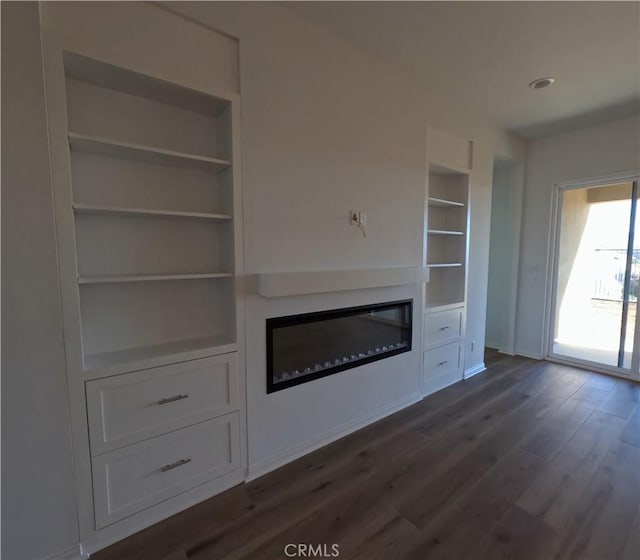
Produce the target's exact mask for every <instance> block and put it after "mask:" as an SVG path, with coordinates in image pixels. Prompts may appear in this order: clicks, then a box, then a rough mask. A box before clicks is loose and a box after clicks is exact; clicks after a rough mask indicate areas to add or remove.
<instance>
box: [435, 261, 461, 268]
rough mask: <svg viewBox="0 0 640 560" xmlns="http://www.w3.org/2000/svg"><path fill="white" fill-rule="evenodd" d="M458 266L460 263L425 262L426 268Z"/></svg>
mask: <svg viewBox="0 0 640 560" xmlns="http://www.w3.org/2000/svg"><path fill="white" fill-rule="evenodd" d="M458 266H462V263H459V262H454V263H429V264H427V268H456V267H458Z"/></svg>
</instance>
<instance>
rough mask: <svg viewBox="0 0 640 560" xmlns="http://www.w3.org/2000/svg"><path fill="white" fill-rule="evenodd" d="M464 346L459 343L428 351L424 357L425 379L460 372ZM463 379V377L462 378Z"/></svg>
mask: <svg viewBox="0 0 640 560" xmlns="http://www.w3.org/2000/svg"><path fill="white" fill-rule="evenodd" d="M461 348H462V345H461V344H460V343H459V342H456V343H454V344H447V345H446V346H440V347H439V348H434V349H433V350H427V351H426V352H425V353H424V356H423V365H424V375H425V377H435V376H441V375H449V374H456V372H460V354H461ZM460 378H462V376H460Z"/></svg>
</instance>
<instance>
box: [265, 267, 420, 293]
mask: <svg viewBox="0 0 640 560" xmlns="http://www.w3.org/2000/svg"><path fill="white" fill-rule="evenodd" d="M426 280H427V269H426V268H423V267H407V268H369V269H360V270H313V271H303V272H277V273H270V274H258V294H260V295H261V296H263V297H285V296H298V295H308V294H320V293H327V292H343V291H348V290H362V289H366V288H383V287H388V286H403V285H406V284H416V283H422V282H425V281H426Z"/></svg>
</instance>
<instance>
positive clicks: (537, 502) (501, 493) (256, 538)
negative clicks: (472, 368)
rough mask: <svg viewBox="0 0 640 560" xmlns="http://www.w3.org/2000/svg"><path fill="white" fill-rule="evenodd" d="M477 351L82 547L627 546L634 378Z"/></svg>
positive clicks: (481, 557)
mask: <svg viewBox="0 0 640 560" xmlns="http://www.w3.org/2000/svg"><path fill="white" fill-rule="evenodd" d="M486 363H487V366H488V371H487V372H485V373H483V374H481V375H478V376H475V377H473V378H471V379H469V380H467V381H464V382H460V383H457V384H456V385H453V386H451V387H448V388H447V389H444V390H443V391H440V392H438V393H435V394H434V395H431V396H429V397H428V398H426V399H424V400H423V401H421V402H420V403H418V404H416V405H413V406H411V407H410V408H407V409H405V410H403V411H401V412H398V413H397V414H394V415H392V416H390V417H388V418H385V419H384V420H381V421H380V422H377V423H376V424H373V425H371V426H368V427H367V428H364V429H362V430H360V431H358V432H356V433H354V434H352V435H350V436H348V437H345V438H343V439H341V440H339V441H337V442H336V443H334V444H332V445H330V446H327V447H324V448H322V449H320V450H319V451H317V452H315V453H313V454H310V455H307V456H306V457H304V458H302V459H300V460H298V461H296V462H294V463H291V464H289V465H287V466H285V467H282V468H280V469H278V470H277V471H274V472H272V473H270V474H267V475H266V476H264V477H262V478H259V479H257V480H255V481H253V482H251V483H249V484H245V485H241V486H237V487H235V488H233V489H231V490H229V491H227V492H225V493H223V494H221V495H219V496H216V497H215V498H212V499H210V500H208V501H206V502H204V503H202V504H199V505H197V506H195V507H193V508H191V509H189V510H187V511H185V512H182V513H180V514H178V515H176V516H174V517H172V518H170V519H168V520H166V521H163V522H162V523H159V524H158V525H155V526H153V527H151V528H149V529H147V530H145V531H143V532H141V533H138V534H136V535H133V536H132V537H130V538H128V539H126V540H124V541H122V542H120V543H117V544H115V545H113V546H111V547H109V548H107V549H105V550H103V551H100V552H99V553H97V554H95V555H93V556H92V559H95V560H145V559H153V560H180V559H183V560H184V559H189V560H213V559H220V560H230V559H237V560H241V559H251V560H254V559H257V560H263V559H264V560H276V559H285V558H287V556H286V555H285V552H284V548H285V546H286V545H287V544H289V543H294V544H295V543H303V544H312V545H314V546H315V545H322V544H326V545H327V550H326V553H327V557H330V555H331V553H332V552H333V549H332V548H331V545H332V544H337V545H339V553H340V554H339V556H337V558H340V559H345V560H346V559H349V560H351V559H353V560H355V559H358V560H402V559H412V560H414V559H415V560H436V559H449V560H498V559H514V560H552V559H577V560H618V559H619V560H636V559H637V558H640V448H639V444H640V418H639V416H638V415H639V411H638V400H639V396H640V387H639V386H638V385H637V384H634V383H632V382H628V381H625V380H622V379H616V378H613V377H608V376H605V375H601V374H597V373H592V372H588V371H584V370H579V369H574V368H570V367H565V366H562V365H557V364H552V363H548V362H538V361H534V360H529V359H526V358H519V357H510V356H504V355H500V354H497V353H496V352H487V356H486ZM287 550H288V552H289V553H292V552H293V551H294V549H292V548H291V547H289V548H288V549H287ZM293 557H294V558H296V557H297V558H301V557H303V556H293Z"/></svg>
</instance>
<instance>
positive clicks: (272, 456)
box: [3, 2, 524, 558]
mask: <svg viewBox="0 0 640 560" xmlns="http://www.w3.org/2000/svg"><path fill="white" fill-rule="evenodd" d="M169 7H170V8H171V9H172V10H180V11H182V12H185V13H187V14H188V15H189V18H193V19H198V20H200V21H203V22H205V23H206V24H207V25H209V26H210V27H211V28H213V29H217V30H219V31H222V32H224V33H227V34H229V35H231V36H234V37H238V38H239V41H240V80H239V81H240V89H241V95H242V147H243V154H242V156H243V190H244V208H243V213H244V223H245V242H244V245H245V269H246V271H247V273H249V274H253V273H257V272H269V271H271V272H281V271H292V270H312V269H340V268H345V269H352V268H375V267H394V266H419V265H420V264H421V258H422V253H421V243H422V241H421V240H422V231H421V227H422V207H423V196H424V179H425V169H424V166H425V153H424V152H425V125H426V123H427V122H430V123H431V124H434V125H435V126H437V127H439V128H441V129H443V130H448V131H450V132H452V133H454V134H457V135H459V136H461V137H464V138H468V139H470V140H473V141H474V146H475V150H476V152H475V157H474V162H475V167H474V172H473V175H472V179H471V213H472V218H471V257H470V261H469V277H470V284H469V295H468V297H469V309H468V316H467V317H468V324H467V332H468V334H469V337H468V340H469V345H468V347H467V356H466V364H465V367H466V368H467V369H469V368H470V367H473V366H475V365H478V364H481V363H482V358H483V346H484V330H485V310H486V307H485V306H486V286H487V268H488V251H489V245H488V233H489V215H490V206H491V185H492V162H493V158H494V154H495V153H497V152H499V153H501V154H503V155H507V156H514V154H516V155H517V154H520V155H521V154H522V152H523V149H524V148H523V145H522V144H521V143H519V142H517V141H515V140H513V139H512V138H511V137H509V136H508V135H505V134H503V133H502V132H501V131H500V130H498V129H497V128H496V127H494V126H492V125H490V124H489V123H487V122H486V121H485V120H484V119H482V118H476V117H475V116H473V115H467V114H465V113H464V112H462V111H461V110H459V109H458V108H451V107H450V106H448V104H447V102H446V101H443V100H436V99H432V98H431V97H430V95H429V93H428V92H425V91H424V90H423V89H421V88H420V87H419V86H418V85H416V83H414V82H413V81H411V80H410V79H409V78H407V77H406V76H405V75H404V74H402V73H400V72H396V71H395V70H393V69H391V68H389V67H388V66H386V65H385V64H382V63H380V62H379V61H377V60H376V59H375V58H373V57H371V56H370V55H368V54H367V53H365V52H362V51H360V50H358V49H356V48H354V47H352V46H350V45H349V44H348V43H346V42H344V41H343V40H341V39H338V38H336V37H334V36H332V35H330V34H329V33H327V32H325V31H323V30H321V29H320V28H318V27H316V26H315V25H313V24H311V23H309V22H307V21H305V20H303V19H301V18H300V17H299V16H297V15H295V14H293V13H291V12H289V11H288V10H286V9H283V8H282V7H280V6H278V5H276V4H273V3H255V4H254V3H226V2H223V3H208V2H207V3H204V2H203V3H171V4H170V5H169ZM3 8H4V6H3ZM141 10H142V11H141ZM144 10H146V12H145V13H144V14H143V11H144ZM145 14H146V15H145ZM141 18H142V19H141ZM146 18H149V20H148V21H147V20H146ZM45 21H46V22H47V25H48V26H53V27H56V26H57V29H58V30H59V33H60V34H61V36H62V37H63V39H64V41H66V42H67V43H74V42H75V43H76V44H78V45H82V46H83V50H84V51H85V52H87V54H89V55H92V54H94V53H95V54H94V56H98V57H100V58H105V57H106V58H107V59H109V60H113V61H115V62H117V61H118V60H122V61H124V62H127V61H128V59H127V53H128V52H132V53H135V54H134V55H133V56H134V59H133V63H134V66H135V67H140V68H141V69H147V68H148V67H149V66H150V65H151V66H153V68H152V70H153V71H155V72H158V73H160V74H161V75H163V76H167V77H168V78H169V79H173V78H175V77H176V76H177V78H178V80H179V81H182V82H183V83H188V82H189V81H190V80H197V79H199V78H198V76H199V75H200V74H201V72H200V70H198V68H200V67H202V65H205V66H206V65H207V64H208V63H209V62H211V61H213V60H214V59H215V57H212V58H211V60H210V59H209V58H208V57H209V56H210V54H208V53H209V51H208V50H207V48H205V47H207V45H208V43H206V40H205V39H204V38H203V37H204V36H203V35H199V34H198V32H196V31H195V30H193V31H192V32H191V31H190V32H189V35H193V36H194V37H196V38H197V37H200V40H202V41H205V43H198V41H196V40H195V39H194V41H195V42H193V43H191V44H192V46H194V48H197V47H198V45H200V46H201V47H202V48H201V49H200V50H199V52H202V53H203V54H202V55H201V56H198V57H197V59H196V58H194V59H193V60H191V62H188V63H186V64H183V62H182V61H181V60H178V59H177V58H176V57H174V56H172V55H171V54H170V53H169V54H167V56H159V57H156V58H148V57H146V58H145V56H139V53H138V51H137V47H136V46H135V44H138V43H135V42H134V44H133V45H132V44H131V43H129V41H130V40H132V39H131V38H132V37H135V41H143V42H146V41H155V40H157V39H158V37H159V36H160V35H158V34H157V30H158V29H163V30H164V31H163V33H164V34H165V35H166V33H173V32H174V31H175V30H176V29H181V30H185V33H186V32H187V31H188V30H191V29H192V28H193V27H194V26H193V24H192V23H191V21H187V20H185V19H183V18H182V17H176V16H174V15H171V14H170V13H169V12H166V11H164V10H162V9H159V8H157V7H156V6H152V5H149V4H146V5H145V6H144V8H142V7H141V5H140V4H133V3H115V5H114V4H112V3H68V4H67V3H64V4H58V3H49V4H47V5H46V13H45ZM145 21H146V22H147V24H146V25H144V22H145ZM3 22H5V19H4V18H3ZM152 22H153V25H152V24H151V23H152ZM132 27H137V28H139V29H143V28H144V30H145V33H144V34H137V35H136V34H132V33H131V28H132ZM107 30H110V31H107ZM154 30H155V31H154ZM176 33H177V32H176ZM185 40H186V39H185ZM164 44H166V45H169V46H170V45H171V44H172V42H171V41H167V40H165V41H164ZM181 44H182V43H181ZM91 45H94V47H95V50H94V51H92V50H91V49H90V48H89V47H90V46H91ZM167 48H169V47H167ZM87 49H88V51H87ZM3 52H4V50H3ZM17 52H19V51H17ZM189 52H191V51H189ZM211 56H212V55H211ZM23 62H25V63H26V62H29V66H30V71H31V72H34V73H35V72H36V67H37V69H38V70H39V66H38V64H37V63H36V62H37V61H24V60H23ZM178 66H179V68H178ZM194 69H195V70H194ZM231 74H232V73H231ZM231 74H230V75H231ZM3 84H4V82H3ZM39 87H41V84H40V86H39ZM13 93H14V94H16V92H15V90H14V92H13ZM40 94H41V92H40ZM39 102H40V101H39ZM43 137H44V132H39V133H38V138H39V141H40V142H42V140H43ZM23 150H24V151H26V150H27V149H26V147H25V148H23ZM24 151H21V152H19V154H21V153H24ZM30 153H33V149H30ZM34 159H37V160H38V161H39V162H40V163H41V164H42V165H44V161H45V159H46V153H44V152H43V153H42V154H41V155H40V156H39V157H37V158H35V157H32V158H31V159H30V163H33V161H34ZM47 180H48V178H47ZM46 188H47V189H48V188H49V185H48V184H47V186H46ZM43 189H44V187H43ZM47 196H48V197H49V198H47V204H48V205H47V206H46V207H45V210H46V212H45V213H46V215H48V216H49V218H48V219H41V220H39V221H37V222H36V221H33V220H30V221H29V222H26V223H28V224H29V227H28V228H26V226H25V225H24V224H16V225H15V227H16V228H18V226H20V227H22V228H25V230H23V229H18V230H17V231H18V232H20V234H22V235H25V234H26V233H27V232H32V230H34V229H37V230H38V231H37V233H38V235H42V239H40V240H39V243H40V244H41V246H42V247H48V248H49V250H51V247H52V238H53V231H54V230H53V224H52V221H51V208H50V192H48V191H47ZM38 204H39V203H38ZM31 205H32V203H31V202H30V201H24V202H23V203H21V205H20V206H16V205H12V208H11V213H12V214H15V215H18V214H21V215H24V214H25V213H27V212H30V206H31ZM4 208H6V205H3V209H4ZM350 208H356V209H362V210H364V211H366V212H367V213H368V216H369V219H368V221H369V224H368V228H367V230H368V231H367V233H368V237H367V239H364V238H362V236H361V235H360V234H359V232H358V231H357V229H355V228H351V227H349V226H348V223H347V211H348V210H349V209H350ZM34 223H38V224H39V226H38V227H37V228H34V227H33V224H34ZM12 227H13V225H12ZM32 235H33V234H32ZM34 250H36V251H37V250H38V248H37V247H36V248H35V249H34ZM48 275H53V277H55V262H49V263H48V264H47V263H46V262H42V260H39V262H37V263H35V262H30V263H29V264H28V266H25V268H24V269H22V270H21V275H20V277H21V278H23V277H27V278H28V277H31V276H33V277H36V278H37V279H38V281H40V279H41V278H40V276H42V278H45V279H46V278H48ZM23 283H24V282H23ZM47 285H48V286H51V285H52V283H51V282H50V281H49V280H47ZM16 289H17V288H16ZM406 297H413V298H414V299H416V301H420V290H419V287H417V286H413V287H402V288H389V289H376V290H363V291H361V292H353V293H351V292H344V293H340V294H329V295H318V296H312V297H304V298H297V297H296V298H285V299H272V300H269V299H264V298H261V297H259V296H257V295H255V294H251V293H250V294H248V295H247V299H246V318H247V321H246V324H247V333H246V340H247V378H248V407H249V460H250V467H251V471H252V472H253V473H258V472H261V471H263V470H266V469H268V468H270V467H272V466H274V465H276V464H279V463H280V462H282V461H283V460H285V459H286V458H290V457H291V456H292V455H294V454H296V453H300V452H304V451H306V450H308V449H310V448H312V447H314V446H315V445H318V444H319V443H321V442H324V441H327V440H329V439H332V438H334V437H337V436H338V435H340V434H341V433H344V432H345V431H348V430H349V429H353V428H355V427H357V426H358V425H360V424H361V423H362V422H364V421H367V420H368V419H371V418H372V417H375V416H376V415H379V414H384V413H388V412H389V411H390V410H392V409H393V408H394V407H397V406H402V405H404V404H408V403H409V402H411V401H412V400H413V399H415V398H416V397H417V393H418V391H419V368H420V356H419V351H418V350H414V351H412V352H410V353H405V354H402V355H399V356H396V357H394V358H392V359H390V360H386V361H384V362H377V363H374V364H369V365H367V366H363V367H361V368H358V369H356V370H351V371H349V372H344V373H342V374H339V375H335V376H332V377H330V378H325V379H322V380H319V381H316V382H314V383H309V384H306V385H304V386H300V387H296V388H293V389H290V390H288V391H283V392H281V393H276V394H273V395H266V394H265V353H264V344H265V342H264V328H265V324H264V320H265V318H266V317H270V316H275V315H283V314H287V313H297V312H303V311H309V310H312V309H323V308H327V307H339V306H348V305H358V304H361V303H366V302H369V301H371V302H373V301H381V300H391V299H400V298H406ZM417 317H418V319H419V315H417ZM16 320H17V319H16ZM52 321H53V326H55V327H56V329H57V330H54V332H52V333H41V334H40V336H39V337H38V339H39V345H40V343H42V344H44V345H45V346H46V345H47V344H50V343H54V342H55V345H56V347H57V348H58V349H59V348H60V344H61V340H60V338H59V336H60V326H59V316H56V317H55V320H52ZM419 325H420V321H419V320H418V322H417V325H416V327H417V329H416V333H415V336H416V337H417V336H419V334H420V327H419ZM471 341H475V342H476V345H475V349H474V351H473V352H471V350H470V342H471ZM30 359H35V358H34V357H33V356H32V357H30ZM48 363H49V364H50V368H49V369H47V370H43V369H39V370H37V371H34V373H33V376H32V378H30V380H29V384H30V386H31V389H29V392H28V393H27V395H28V396H29V398H30V399H33V398H34V397H33V395H32V394H31V393H33V389H32V388H33V387H37V386H40V382H41V381H43V380H44V382H51V379H57V380H58V381H59V382H60V383H64V365H63V364H62V363H60V362H59V361H58V362H55V361H53V360H49V361H48ZM21 369H22V364H16V366H15V367H12V368H7V369H6V372H7V373H6V374H5V375H7V376H11V377H19V376H20V375H21V374H22V371H21ZM41 378H42V379H41ZM13 382H16V383H18V382H17V381H12V383H13ZM20 383H21V382H20ZM21 387H22V385H21ZM25 390H26V388H25ZM287 394H288V395H287ZM50 399H51V400H50V401H47V402H46V403H40V402H38V403H37V404H39V405H40V406H41V412H42V413H43V414H45V413H46V414H53V413H55V412H56V411H57V410H65V407H66V403H65V395H64V391H63V390H59V391H58V392H56V393H52V394H51V395H50ZM18 413H19V411H17V410H15V409H13V417H12V421H11V425H12V426H14V428H13V429H12V430H11V431H12V432H13V434H12V435H10V437H13V438H14V439H17V440H19V439H20V438H30V439H31V438H33V440H34V441H38V442H40V441H44V440H46V445H45V444H43V447H42V449H49V448H54V449H55V450H56V452H55V454H54V456H55V457H58V458H60V459H64V460H65V461H66V463H64V464H62V462H61V464H59V465H57V470H56V471H54V472H55V473H56V475H57V476H56V479H54V478H53V477H52V476H50V475H49V473H47V472H46V471H43V472H40V471H38V472H37V473H35V474H34V476H37V477H39V479H40V480H41V485H42V486H43V487H47V488H48V487H55V492H56V494H55V495H54V496H55V497H59V496H58V494H60V495H61V496H64V500H63V499H62V498H60V500H59V502H60V503H62V504H63V505H64V504H68V503H69V502H70V501H72V500H73V491H72V484H71V482H70V476H71V465H70V464H69V448H68V445H69V444H68V427H66V426H64V424H63V426H62V427H61V426H56V427H55V430H52V425H49V424H48V425H42V426H41V425H36V426H34V427H33V433H30V432H29V431H27V430H26V429H24V428H23V429H19V430H18V429H16V428H15V426H21V424H20V423H19V422H17V419H18ZM301 418H304V419H306V421H301ZM65 421H66V419H65ZM52 424H53V423H52ZM33 455H34V459H35V458H36V457H39V456H40V453H39V452H34V453H33ZM39 467H43V465H42V462H39V463H38V462H34V468H39ZM15 476H16V477H17V478H18V479H20V477H19V476H18V474H17V473H15ZM20 480H21V484H16V486H17V487H21V486H23V485H24V486H27V485H29V484H30V481H26V480H24V479H20ZM47 495H51V491H45V490H41V491H40V492H38V493H37V495H36V494H34V493H30V492H27V493H25V494H24V496H23V498H24V499H23V502H22V504H21V507H22V508H23V510H24V511H36V510H37V509H38V508H42V507H43V506H42V496H47ZM25 496H26V497H25ZM52 510H53V511H52ZM42 511H43V512H44V513H43V514H42V516H39V515H36V516H35V517H34V516H32V517H31V519H30V520H26V519H22V518H21V519H19V520H18V521H17V524H16V531H15V532H14V533H13V534H10V535H9V537H10V541H11V542H10V546H12V547H13V549H14V550H16V551H21V554H22V556H23V557H24V558H34V557H37V556H39V555H43V554H42V552H41V551H42V550H46V551H48V552H51V553H53V552H56V551H57V550H58V549H59V548H60V545H59V544H58V543H59V542H61V543H63V544H65V545H66V543H69V542H73V540H74V539H75V538H77V535H76V533H75V528H74V527H69V526H68V524H69V522H70V520H72V516H71V515H70V513H69V511H68V510H67V509H65V508H62V509H60V507H59V506H58V505H57V504H55V502H54V501H51V502H50V503H49V502H47V504H45V506H44V509H43V510H42ZM54 512H55V513H54ZM54 517H60V518H61V519H56V524H62V523H65V524H66V525H65V526H64V527H57V526H56V533H55V535H50V534H49V533H48V532H47V531H44V534H45V537H46V538H43V539H42V541H41V543H40V544H39V545H38V546H36V545H35V544H34V542H33V539H32V540H29V539H28V538H27V537H26V532H27V531H29V532H30V534H31V535H33V534H42V533H43V531H42V530H41V529H40V527H41V526H44V525H45V522H46V523H50V521H51V519H52V518H54ZM27 521H31V522H30V523H27ZM18 524H19V525H20V526H19V527H18ZM22 535H25V536H24V537H23V538H19V537H20V536H22Z"/></svg>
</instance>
